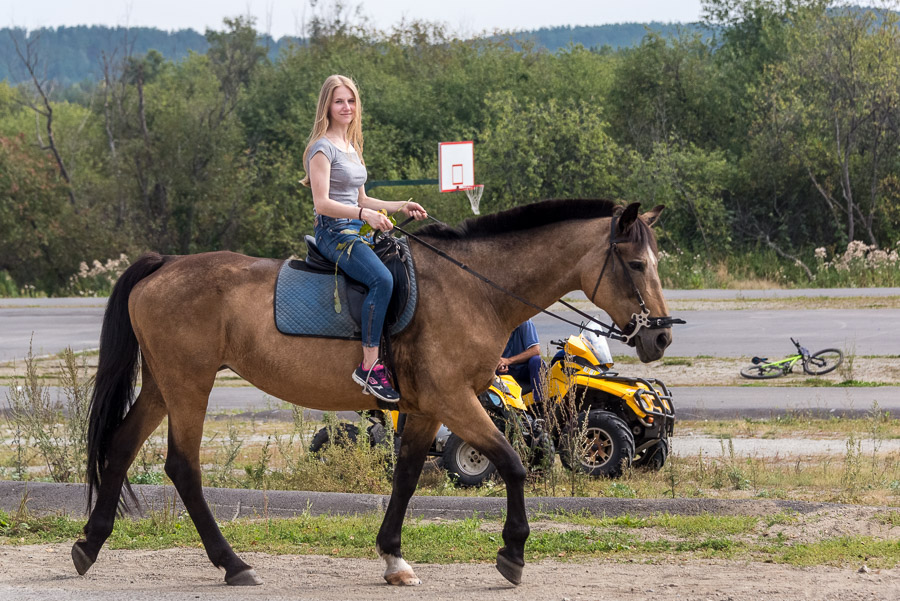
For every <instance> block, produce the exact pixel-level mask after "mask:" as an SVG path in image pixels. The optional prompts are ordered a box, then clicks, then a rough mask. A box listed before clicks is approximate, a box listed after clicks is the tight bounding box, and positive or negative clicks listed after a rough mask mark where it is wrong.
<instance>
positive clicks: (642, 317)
mask: <svg viewBox="0 0 900 601" xmlns="http://www.w3.org/2000/svg"><path fill="white" fill-rule="evenodd" d="M429 218H430V219H432V220H433V221H435V222H437V223H440V224H441V225H444V226H446V224H444V223H442V222H440V221H438V220H437V219H434V218H433V217H429ZM617 219H618V217H617V216H615V215H614V216H613V217H612V221H611V223H610V225H611V227H610V233H609V240H610V243H609V249H608V251H607V253H606V260H605V261H604V262H603V268H602V269H601V270H600V277H598V278H597V284H596V285H595V286H594V292H593V293H592V294H591V298H590V299H589V300H590V301H591V302H594V296H595V295H596V294H597V289H598V288H599V287H600V280H602V279H603V274H604V272H605V271H606V266H607V264H608V263H609V257H610V255H612V254H615V255H616V257H617V258H618V259H619V262H620V263H621V265H622V269H623V270H624V271H625V274H626V275H627V276H628V281H629V283H630V284H631V287H632V289H633V290H634V293H635V295H636V296H637V298H638V303H639V304H640V306H641V313H640V314H637V313H632V315H631V320H630V321H629V322H628V325H626V326H625V330H624V331H623V330H620V329H619V328H618V327H616V325H615V324H606V323H603V322H602V321H600V320H599V319H597V318H596V317H593V316H591V315H588V314H587V313H585V312H584V311H582V310H580V309H578V308H576V307H573V306H572V305H570V304H569V303H567V302H566V301H564V300H562V299H559V300H558V301H557V302H559V303H560V304H562V305H563V306H565V307H567V308H568V309H569V310H571V311H574V312H575V313H577V314H578V315H580V316H581V317H584V318H585V319H587V320H588V321H589V322H592V323H595V324H597V325H599V326H601V327H603V328H605V330H606V331H603V330H598V329H594V328H589V327H587V326H586V325H585V324H584V323H576V322H574V321H571V320H569V319H566V318H565V317H562V316H561V315H557V314H555V313H553V312H551V311H548V310H547V309H544V308H543V307H539V306H538V305H536V304H534V303H533V302H531V301H529V300H527V299H525V298H522V297H521V296H519V295H518V294H516V293H515V292H513V291H511V290H508V289H506V288H504V287H503V286H501V285H500V284H498V283H496V282H494V281H493V280H491V279H490V278H488V277H487V276H484V275H482V274H480V273H478V272H477V271H475V270H474V269H472V268H471V267H469V266H468V265H466V264H465V263H463V262H462V261H459V260H457V259H455V258H453V257H451V256H450V255H448V254H447V253H446V252H444V251H442V250H441V249H439V248H437V247H435V246H434V245H432V244H430V243H428V242H426V241H425V240H423V239H422V238H420V237H418V236H416V235H415V234H413V233H411V232H408V231H406V230H405V229H403V228H404V226H406V225H407V224H408V223H409V222H410V221H412V220H413V219H412V217H410V218H408V219H406V220H405V221H404V222H403V223H401V224H400V225H395V226H394V229H396V230H398V231H399V232H401V233H403V234H404V235H406V236H407V237H409V238H411V239H412V240H415V241H416V242H418V243H419V244H421V245H422V246H424V247H425V248H427V249H428V250H430V251H432V252H433V253H435V254H437V255H438V256H439V257H441V258H443V259H446V260H447V261H450V262H451V263H453V264H454V265H456V266H457V267H459V268H460V269H462V270H463V271H465V272H467V273H469V274H471V275H473V276H475V277H476V278H478V279H479V280H481V281H482V282H484V283H485V284H488V285H489V286H492V287H493V288H495V289H497V290H499V291H500V292H502V293H504V294H506V295H507V296H510V297H512V298H514V299H515V300H517V301H519V302H520V303H522V304H524V305H527V306H529V307H531V308H532V309H537V310H538V311H539V312H541V313H544V314H545V315H549V316H550V317H553V318H554V319H558V320H560V321H563V322H565V323H567V324H569V325H573V326H575V327H577V328H578V329H579V330H587V331H589V332H592V333H594V334H597V335H598V336H605V337H607V338H612V339H613V340H620V341H622V342H624V343H626V344H632V340H633V339H634V337H635V335H637V333H638V332H639V331H640V330H641V328H647V329H661V328H668V327H670V326H671V325H672V324H679V323H685V321H684V320H683V319H676V318H673V317H671V316H666V317H650V312H649V311H648V310H647V307H646V305H645V304H644V299H643V297H642V296H641V293H640V291H639V290H638V288H637V286H636V285H635V283H634V280H633V279H632V277H631V274H630V273H628V270H627V269H626V268H625V261H624V260H623V259H622V256H621V255H620V254H619V249H618V243H619V242H622V241H624V240H619V239H618V238H616V236H615V226H616V222H617ZM613 269H615V267H613Z"/></svg>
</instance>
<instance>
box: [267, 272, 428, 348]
mask: <svg viewBox="0 0 900 601" xmlns="http://www.w3.org/2000/svg"><path fill="white" fill-rule="evenodd" d="M411 261H412V259H411V257H410V262H411ZM410 267H411V266H410ZM336 277H337V295H338V299H339V300H340V313H338V312H337V311H336V306H335V302H334V295H335V290H334V288H335V274H334V273H320V272H315V271H309V270H307V269H305V264H304V263H303V262H301V261H285V262H284V264H283V265H282V266H281V269H280V270H279V272H278V279H277V280H276V281H275V326H276V327H277V328H278V331H279V332H281V333H282V334H290V335H292V336H315V337H318V338H343V339H347V340H361V339H362V332H361V330H360V327H359V324H357V323H356V322H355V321H354V320H353V318H352V317H351V316H350V306H349V302H350V300H349V297H348V294H347V288H348V285H347V278H345V277H344V275H343V274H342V273H339V274H338V275H337V276H336ZM357 298H358V295H357ZM417 301H418V286H417V284H416V278H415V277H414V276H413V277H411V278H410V290H409V300H408V302H407V304H406V307H405V308H404V309H403V312H402V313H401V314H400V317H399V318H398V319H397V323H395V324H394V325H393V326H392V327H391V328H390V330H389V331H390V334H391V335H392V336H394V335H396V334H399V333H400V332H401V331H403V329H404V328H406V326H408V325H409V323H410V322H411V321H412V318H413V315H414V314H415V311H416V303H417Z"/></svg>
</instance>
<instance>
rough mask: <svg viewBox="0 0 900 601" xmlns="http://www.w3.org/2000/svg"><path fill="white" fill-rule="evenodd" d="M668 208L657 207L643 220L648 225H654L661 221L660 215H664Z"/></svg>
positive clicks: (645, 214) (644, 215)
mask: <svg viewBox="0 0 900 601" xmlns="http://www.w3.org/2000/svg"><path fill="white" fill-rule="evenodd" d="M665 208H666V205H656V206H655V207H653V208H652V209H650V210H649V211H647V212H646V213H644V214H643V215H641V218H642V219H643V220H644V222H645V223H646V224H647V225H654V224H655V223H656V222H657V221H659V214H660V213H662V211H663V209H665Z"/></svg>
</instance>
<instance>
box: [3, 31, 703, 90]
mask: <svg viewBox="0 0 900 601" xmlns="http://www.w3.org/2000/svg"><path fill="white" fill-rule="evenodd" d="M648 30H652V31H655V32H659V33H661V34H662V35H664V36H669V35H678V33H679V32H680V31H682V30H686V31H688V32H694V31H702V29H701V28H700V26H699V25H696V24H690V25H685V24H679V23H661V22H658V21H654V22H651V23H619V24H614V25H596V26H576V27H543V28H541V29H537V30H533V31H522V32H517V33H515V34H514V36H515V38H516V39H518V40H521V41H523V42H524V41H529V42H531V43H533V44H535V45H536V46H538V47H543V48H547V49H548V50H550V51H556V50H558V49H560V48H565V47H567V46H569V45H570V44H581V45H583V46H585V47H587V48H601V47H603V46H609V47H611V48H614V49H615V48H622V47H629V46H635V45H637V44H639V43H640V41H641V39H642V38H643V37H644V36H645V35H646V34H647V31H648ZM11 33H13V34H15V35H16V36H17V38H18V39H20V40H21V39H22V34H23V32H22V31H21V30H11V29H9V28H4V29H0V81H2V80H4V79H5V80H8V81H10V82H13V83H16V82H19V81H22V80H23V79H26V74H25V72H24V69H23V68H22V66H21V61H20V60H19V58H18V56H17V55H16V52H15V47H14V46H13V43H12V40H11V37H10V34H11ZM35 36H37V38H38V46H37V47H38V52H39V56H40V59H41V63H42V64H43V65H44V66H45V68H46V77H47V78H49V79H52V80H55V81H57V82H58V83H60V84H62V85H70V84H73V83H76V82H81V81H84V80H97V79H99V78H100V77H102V73H103V68H102V56H103V55H104V54H106V56H113V55H114V54H115V55H116V56H117V57H121V56H122V55H123V54H124V53H125V50H126V49H127V50H128V53H129V54H131V55H135V56H141V55H144V54H146V53H147V51H148V50H151V49H155V50H158V51H159V52H160V53H162V55H163V56H165V57H166V58H167V59H169V60H173V61H178V60H180V59H183V58H184V57H186V56H187V55H188V53H189V52H192V51H193V52H199V53H205V52H206V51H207V49H208V48H209V45H208V44H207V42H206V38H205V37H204V36H203V34H201V33H198V32H196V31H194V30H193V29H181V30H179V31H172V32H169V31H164V30H161V29H156V28H152V27H130V28H124V27H105V26H99V25H90V26H89V25H80V26H77V27H58V28H43V29H36V30H33V31H31V32H29V39H33V38H34V37H35ZM296 41H297V38H291V37H283V38H281V39H279V40H277V41H275V40H273V39H271V38H266V39H264V42H268V44H269V47H270V56H271V57H272V58H275V57H276V56H277V55H278V52H279V51H280V50H281V48H283V47H285V46H287V45H288V44H290V43H292V42H296Z"/></svg>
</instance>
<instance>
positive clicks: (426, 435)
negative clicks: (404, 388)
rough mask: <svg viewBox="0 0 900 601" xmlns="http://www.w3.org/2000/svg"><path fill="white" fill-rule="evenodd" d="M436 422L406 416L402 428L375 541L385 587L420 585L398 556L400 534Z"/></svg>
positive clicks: (429, 419) (418, 416)
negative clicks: (392, 486)
mask: <svg viewBox="0 0 900 601" xmlns="http://www.w3.org/2000/svg"><path fill="white" fill-rule="evenodd" d="M440 425H441V424H440V422H437V421H435V420H434V419H431V418H428V417H425V416H422V415H410V416H409V417H408V418H407V420H406V425H405V426H404V428H403V435H402V437H401V439H400V456H399V457H398V458H397V466H396V468H395V471H394V488H393V490H392V492H391V501H390V503H388V508H387V511H386V512H385V514H384V521H383V522H382V523H381V529H380V530H379V531H378V538H376V539H375V545H376V546H375V548H376V550H377V551H378V555H380V556H381V558H382V559H384V562H385V564H386V565H385V570H384V579H385V580H386V581H387V583H388V584H396V585H412V586H415V585H417V584H422V581H421V580H419V579H418V578H417V577H416V574H415V572H413V569H412V567H410V565H409V564H408V563H406V560H404V559H403V556H402V555H401V553H400V530H401V528H402V527H403V517H404V516H405V515H406V507H407V506H408V505H409V499H410V497H412V495H413V492H415V490H416V484H417V483H418V482H419V476H420V475H421V473H422V466H423V465H424V464H425V456H426V455H427V454H428V449H429V448H431V444H432V442H434V436H435V434H437V430H438V428H439V427H440Z"/></svg>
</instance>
